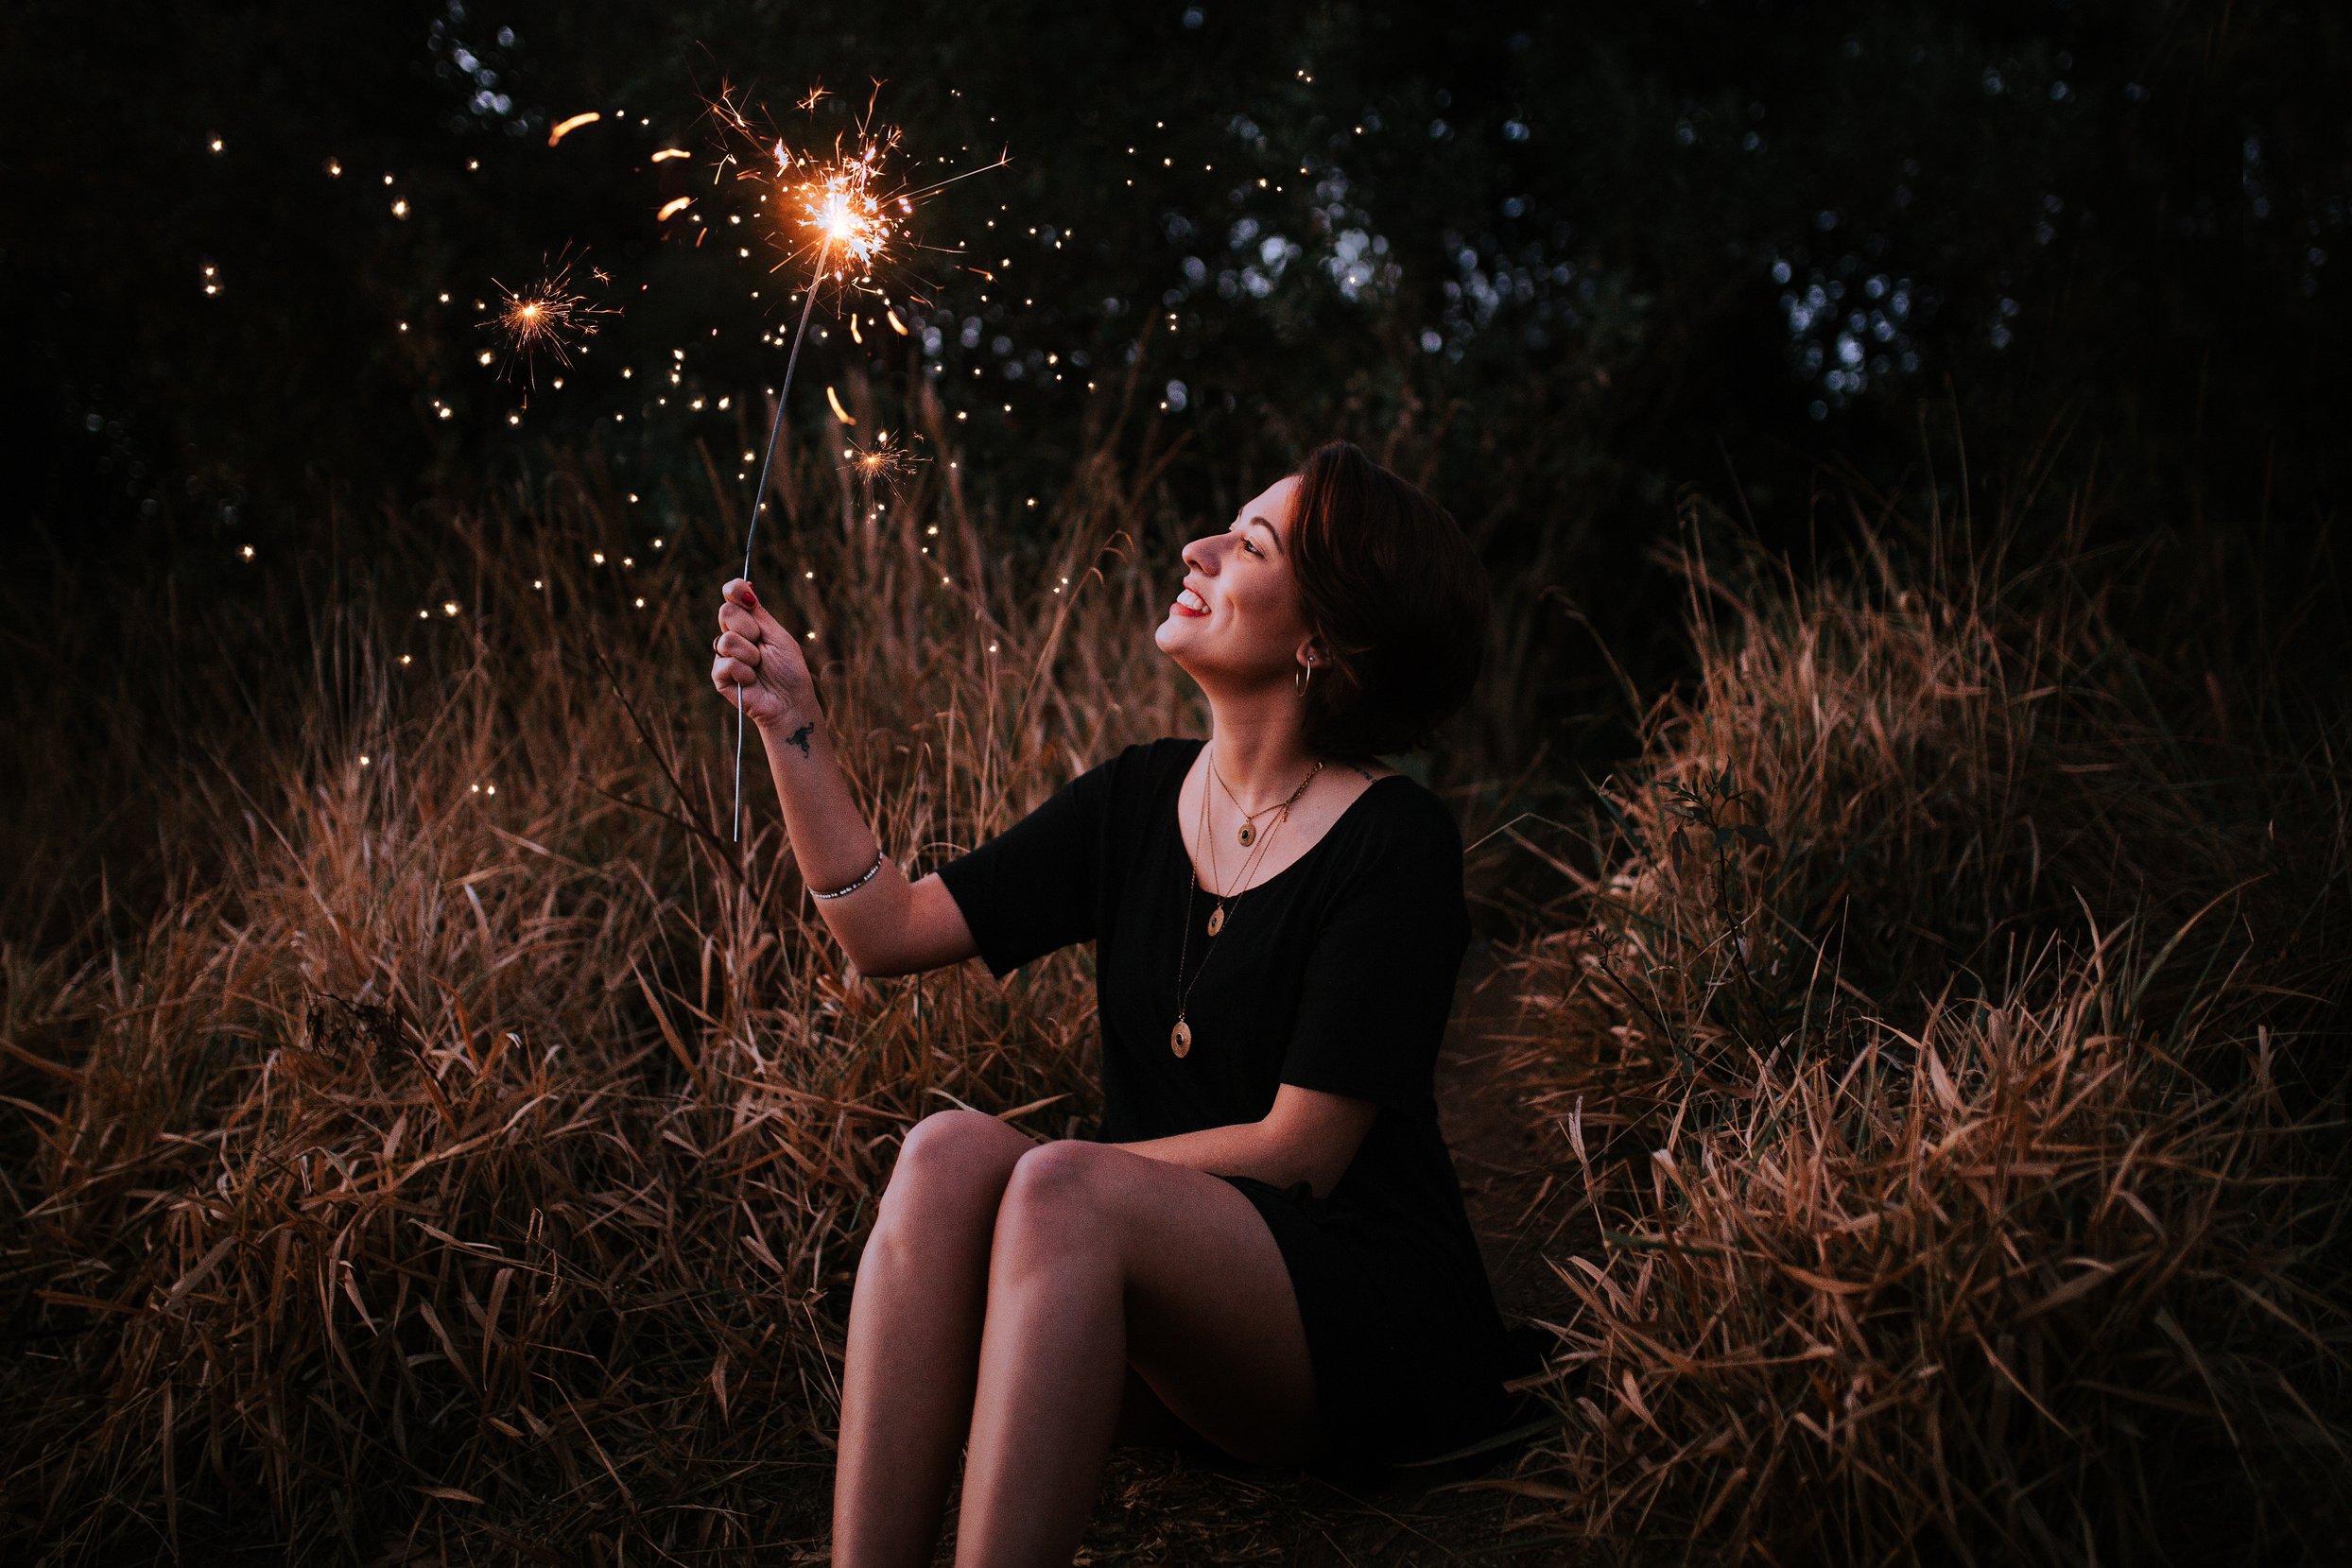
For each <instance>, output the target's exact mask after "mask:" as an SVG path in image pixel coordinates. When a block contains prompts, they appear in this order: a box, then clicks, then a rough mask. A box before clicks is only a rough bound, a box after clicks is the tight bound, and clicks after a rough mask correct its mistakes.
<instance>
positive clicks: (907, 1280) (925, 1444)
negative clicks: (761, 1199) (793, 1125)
mask: <svg viewBox="0 0 2352 1568" xmlns="http://www.w3.org/2000/svg"><path fill="white" fill-rule="evenodd" d="M1034 1147H1036V1144H1035V1143H1034V1142H1032V1141H1031V1140H1030V1139H1029V1137H1028V1136H1027V1135H1026V1134H1024V1133H1022V1132H1020V1131H1018V1130H1017V1129H1013V1128H1011V1127H1008V1126H1006V1125H1005V1124H1004V1123H1003V1122H1000V1121H998V1120H996V1118H994V1116H984V1115H982V1114H980V1113H979V1112H978V1111H941V1112H939V1113H937V1114H936V1115H931V1116H925V1118H924V1119H923V1120H922V1121H920V1122H918V1123H916V1124H915V1126H914V1127H913V1128H911V1129H908V1133H907V1141H906V1144H905V1145H904V1146H902V1147H901V1148H900V1150H899V1153H898V1163H897V1164H896V1165H895V1166H894V1167H893V1168H892V1169H891V1180H890V1185H889V1186H888V1187H887V1188H886V1189H885V1190H884V1192H883V1194H882V1207H881V1212H880V1213H879V1215H876V1217H875V1219H874V1225H873V1233H872V1235H871V1236H869V1237H868V1239H867V1241H866V1249H865V1253H864V1255H863V1256H862V1257H860V1258H859V1260H858V1264H857V1283H856V1287H855V1288H854V1289H853V1291H852V1293H851V1296H850V1308H849V1343H848V1349H847V1354H846V1357H845V1361H846V1365H845V1366H844V1368H843V1370H842V1375H841V1430H840V1439H839V1456H838V1460H837V1468H836V1470H835V1472H834V1478H833V1560H834V1561H835V1562H836V1563H837V1564H841V1565H843V1568H892V1565H897V1564H916V1565H919V1568H927V1564H928V1563H929V1562H930V1561H931V1557H932V1553H933V1551H934V1550H935V1549H936V1547H937V1545H938V1542H939V1535H940V1526H941V1525H942V1524H943V1521H944V1518H945V1515H946V1511H947V1490H948V1487H949V1485H950V1483H951V1482H952V1481H953V1480H954V1478H955V1469H956V1459H957V1456H958V1453H959V1451H960V1449H961V1448H962V1446H963V1441H964V1434H965V1432H966V1431H967V1429H968V1428H969V1425H970V1422H971V1415H972V1395H973V1385H974V1381H975V1378H976V1375H977V1366H978V1360H979V1351H980V1319H981V1313H982V1311H983V1309H984V1308H985V1306H986V1304H987V1292H988V1266H989V1247H990V1242H991V1237H992V1234H993V1232H994V1225H995V1220H996V1207H997V1202H998V1200H999V1199H1000V1198H1002V1196H1003V1194H1004V1190H1005V1184H1006V1181H1007V1180H1009V1179H1010V1178H1011V1177H1012V1171H1013V1168H1014V1165H1015V1163H1017V1162H1018V1161H1019V1160H1020V1158H1021V1156H1022V1155H1023V1154H1024V1153H1025V1152H1027V1151H1028V1150H1029V1149H1031V1148H1034Z"/></svg>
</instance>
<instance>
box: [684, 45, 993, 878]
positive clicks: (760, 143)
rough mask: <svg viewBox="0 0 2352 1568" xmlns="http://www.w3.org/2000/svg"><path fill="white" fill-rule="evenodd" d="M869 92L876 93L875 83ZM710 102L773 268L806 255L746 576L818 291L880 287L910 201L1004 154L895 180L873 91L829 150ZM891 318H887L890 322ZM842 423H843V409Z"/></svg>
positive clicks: (738, 768)
mask: <svg viewBox="0 0 2352 1568" xmlns="http://www.w3.org/2000/svg"><path fill="white" fill-rule="evenodd" d="M875 91H876V92H877V93H879V91H880V84H879V83H876V85H875ZM826 96H828V95H827V94H826V92H825V91H824V89H823V88H821V87H818V88H812V89H811V90H810V91H809V94H808V95H807V96H806V97H804V98H803V99H802V100H801V101H800V103H799V105H798V107H799V108H800V109H802V110H804V111H806V112H814V111H815V109H816V106H817V104H818V103H819V102H820V101H821V99H823V98H824V97H826ZM710 108H711V112H712V115H713V117H714V118H716V119H717V120H718V123H719V126H720V128H721V129H722V131H723V132H724V133H725V134H726V135H727V136H728V138H729V139H730V140H731V141H733V142H735V143H736V144H737V146H739V147H741V148H742V150H741V151H735V150H731V151H729V152H727V153H725V154H724V155H723V156H722V157H721V158H720V160H719V165H718V172H719V173H720V174H721V175H724V174H726V173H728V172H729V171H730V170H732V171H733V172H734V175H735V178H736V179H738V180H747V181H754V182H755V183H757V184H758V185H759V187H760V190H759V193H758V197H757V201H758V204H759V205H761V206H763V207H765V208H766V209H767V210H768V213H769V215H770V218H771V220H772V221H773V222H774V224H775V229H774V238H775V241H776V243H777V245H778V247H779V249H780V250H781V251H782V254H781V255H780V256H779V258H778V259H777V261H776V263H775V266H774V267H772V268H770V270H775V271H781V270H784V269H785V268H787V267H791V268H795V269H797V268H798V267H799V266H800V265H801V264H802V263H804V262H805V263H806V265H807V267H808V282H807V284H806V285H805V286H804V290H803V299H802V302H801V319H800V324H799V325H798V326H796V327H794V328H793V330H792V345H791V350H790V352H789V353H787V355H786V357H785V362H784V381H783V384H782V385H781V386H779V387H778V388H776V407H775V412H774V414H773V416H772V417H771V418H770V421H769V424H768V440H767V442H766V444H765V446H764V447H763V448H762V450H761V453H760V462H759V482H758V483H757V484H756V485H755V486H753V487H752V514H751V519H750V521H749V523H747V524H746V525H745V526H744V530H743V576H744V577H746V578H747V579H748V578H749V577H751V575H752V539H753V537H754V536H755V535H756V533H757V532H758V529H759V514H760V511H761V509H762V508H764V507H765V506H766V504H767V503H766V501H765V499H764V498H765V496H766V495H767V493H768V475H769V472H770V468H771V466H772V465H773V463H774V461H775V456H776V439H777V437H778V435H779V434H780V433H781V432H782V431H783V429H784V410H785V406H786V403H787V399H789V398H790V396H791V393H792V372H793V371H794V370H796V369H797V368H798V367H799V365H800V360H801V341H802V339H803V338H804V337H805V336H807V335H808V319H809V316H810V315H811V313H812V312H814V310H815V309H816V305H817V293H818V290H819V289H820V288H821V286H822V285H823V284H825V282H826V281H827V280H828V278H829V279H830V280H831V281H832V282H833V283H834V284H835V285H836V287H837V288H839V289H841V290H843V291H846V290H849V289H857V290H860V291H862V292H867V293H872V294H880V293H881V289H880V286H879V285H878V284H876V283H875V281H874V279H875V274H876V272H877V271H878V270H879V269H880V268H881V267H883V266H884V265H885V264H886V263H888V262H891V261H892V260H895V259H896V256H897V253H898V252H899V251H900V250H918V249H931V248H927V247H918V246H916V245H914V243H913V242H912V240H911V239H910V238H909V237H908V233H907V227H906V224H907V219H908V218H909V217H910V216H912V215H913V213H914V210H915V204H916V203H917V202H918V201H920V200H922V199H923V198H925V197H927V196H929V195H931V194H932V193H933V192H936V191H938V190H941V189H943V187H945V186H947V185H951V184H953V183H955V181H958V180H963V179H968V178H970V177H971V176H972V175H975V174H981V173H985V172H986V171H987V170H989V169H993V168H1001V167H1002V166H1003V165H1004V164H1005V163H1006V162H1007V160H1006V158H1004V157H1003V156H1001V155H1000V156H999V157H998V158H997V159H996V161H995V162H994V163H993V164H982V165H981V166H980V167H978V168H973V169H966V170H964V171H963V172H962V173H960V174H957V175H953V176H950V177H949V178H948V179H946V180H942V181H936V182H934V183H932V184H928V185H923V186H915V185H912V184H900V183H893V182H892V181H893V180H894V176H893V175H892V174H891V172H890V164H891V154H892V153H893V152H894V151H895V150H896V149H897V146H898V130H897V128H896V127H884V128H882V129H879V130H875V129H870V128H871V126H872V120H873V100H872V99H869V100H868V102H867V105H866V113H865V115H864V117H862V118H860V120H859V121H858V124H857V127H856V131H855V133H854V134H852V135H849V136H844V137H837V138H836V139H835V142H834V145H833V150H832V152H831V154H830V155H826V156H820V155H818V154H815V153H809V152H803V151H797V150H795V149H793V148H791V147H789V146H786V144H785V141H784V138H783V137H782V136H778V135H772V134H762V133H759V132H757V131H755V130H754V129H753V128H752V123H751V121H750V120H749V119H748V118H747V117H746V116H745V114H744V112H743V111H742V110H741V109H739V108H737V107H736V106H735V104H733V103H731V102H729V101H728V99H727V96H726V95H725V93H724V92H723V91H722V92H721V93H720V95H719V96H718V98H717V99H715V100H713V101H712V103H711V105H710ZM677 205H678V203H676V202H673V203H672V204H671V206H672V207H675V206H677ZM940 253H941V254H953V253H955V252H948V251H942V252H940ZM853 262H855V263H856V266H855V268H853V267H852V266H851V264H852V263H853ZM885 308H886V309H887V308H888V305H887V301H886V302H885ZM891 320H892V323H893V324H896V318H895V317H892V318H891ZM900 330H901V331H904V330H905V329H904V328H901V329H900ZM826 397H827V398H828V400H830V401H831V402H832V404H833V409H834V412H835V413H837V414H842V409H841V405H840V402H839V399H838V398H836V397H834V395H833V391H832V388H826ZM843 422H848V420H847V416H846V414H843ZM882 444H883V443H882V442H877V443H876V445H877V446H880V445H882ZM868 450H869V451H872V450H873V449H872V448H869V449H868ZM743 730H744V715H743V688H742V687H740V686H737V687H736V688H735V813H734V818H733V829H734V836H735V839H737V840H738V841H739V840H740V839H741V838H742V836H743Z"/></svg>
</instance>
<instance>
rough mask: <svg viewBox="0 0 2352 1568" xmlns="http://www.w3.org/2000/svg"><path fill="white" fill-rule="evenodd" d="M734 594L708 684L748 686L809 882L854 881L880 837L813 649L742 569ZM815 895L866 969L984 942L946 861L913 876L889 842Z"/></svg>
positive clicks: (726, 690)
mask: <svg viewBox="0 0 2352 1568" xmlns="http://www.w3.org/2000/svg"><path fill="white" fill-rule="evenodd" d="M725 595H726V602H724V603H723V604H721V605H720V607H719V611H718V624H719V628H720V629H719V634H718V637H717V638H715V639H714V640H713V642H712V645H711V646H712V649H713V652H714V653H715V655H716V657H715V658H714V659H713V660H712V663H711V684H712V685H713V686H714V687H716V688H717V689H718V694H719V696H720V697H721V698H724V699H726V701H727V704H728V706H730V707H733V706H735V702H736V701H737V700H738V693H739V694H740V696H739V700H740V701H741V702H742V705H743V712H744V715H745V716H746V717H747V718H748V719H749V720H750V721H751V722H752V724H753V725H755V726H756V727H757V728H758V730H759V735H760V743H761V746H762V747H763V749H764V750H766V751H767V753H768V771H769V773H770V776H771V777H772V778H773V779H774V780H775V782H776V798H777V800H778V801H781V802H782V804H783V806H784V829H785V835H786V836H787V838H788V839H789V840H790V842H791V846H792V857H793V859H794V861H795V862H796V863H797V864H798V865H799V867H800V870H801V876H802V878H803V879H804V881H806V882H807V884H808V886H809V887H811V888H821V889H831V888H835V887H848V886H849V885H850V884H851V883H853V882H855V881H856V880H857V879H858V878H859V877H861V876H864V875H865V873H866V869H867V868H868V867H870V866H872V865H873V857H874V853H875V850H876V848H877V846H876V844H875V842H874V837H873V829H872V828H871V827H869V826H868V825H867V822H866V818H865V814H864V813H863V812H862V811H860V810H859V809H858V805H857V801H856V799H855V798H854V797H852V796H851V794H850V791H849V782H848V780H846V779H844V778H843V777H842V776H841V767H840V764H839V760H838V759H837V758H836V757H835V755H834V750H833V738H832V736H831V735H830V734H829V733H828V732H826V730H825V725H824V714H823V711H822V710H821V708H820V707H819V705H818V702H817V692H816V684H815V681H813V680H812V679H811V678H810V676H809V673H808V663H807V661H806V660H804V658H803V657H802V656H801V648H800V643H799V641H798V640H797V639H796V638H794V637H793V636H792V634H791V633H790V632H789V631H787V630H786V629H785V628H784V627H783V626H782V625H780V624H779V623H778V622H777V620H776V618H775V617H774V616H773V615H770V613H769V612H768V611H767V610H766V609H765V608H764V607H763V606H762V605H761V604H760V602H759V598H758V596H757V595H756V594H753V593H752V585H751V584H750V583H749V582H746V581H745V580H744V579H742V578H741V577H737V578H735V580H733V581H731V582H729V583H728V584H727V587H726V590H725ZM812 902H813V903H814V904H815V905H817V912H818V913H819V914H821V915H822V916H823V917H824V922H825V925H826V927H827V928H828V929H829V930H831V931H832V933H833V939H834V940H836V941H838V942H839V943H840V944H841V952H842V953H843V955H845V956H847V957H848V959H849V961H850V962H851V963H852V964H855V965H856V967H857V971H858V973H859V974H870V975H877V976H879V975H890V974H915V973H917V972H919V971H922V970H926V969H937V968H940V967H942V966H943V965H946V964H954V963H960V962H962V961H963V960H964V959H966V958H969V957H972V956H975V955H976V954H977V953H978V951H979V946H978V944H977V942H976V941H975V940H974V939H973V936H972V931H971V928H970V926H968V925H967V924H966V923H965V922H964V918H963V911H962V910H961V909H960V908H959V907H958V905H957V904H956V901H955V899H954V898H953V897H952V896H951V895H950V894H949V893H948V891H947V887H946V885H945V884H944V883H943V882H941V881H940V879H939V877H938V875H937V873H933V874H930V875H927V876H925V877H924V878H923V879H922V880H921V881H919V882H916V883H913V884H911V885H910V884H909V883H908V881H907V877H906V873H905V872H903V871H901V870H899V869H898V865H897V863H896V862H895V861H893V860H891V858H890V856H888V855H887V854H886V855H884V856H883V857H882V865H881V867H880V869H879V870H876V871H875V872H874V873H873V876H872V877H870V878H868V879H867V881H866V884H865V886H863V887H859V888H858V889H857V890H856V892H854V893H848V894H845V895H843V896H842V897H840V898H827V899H815V900H812Z"/></svg>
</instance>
